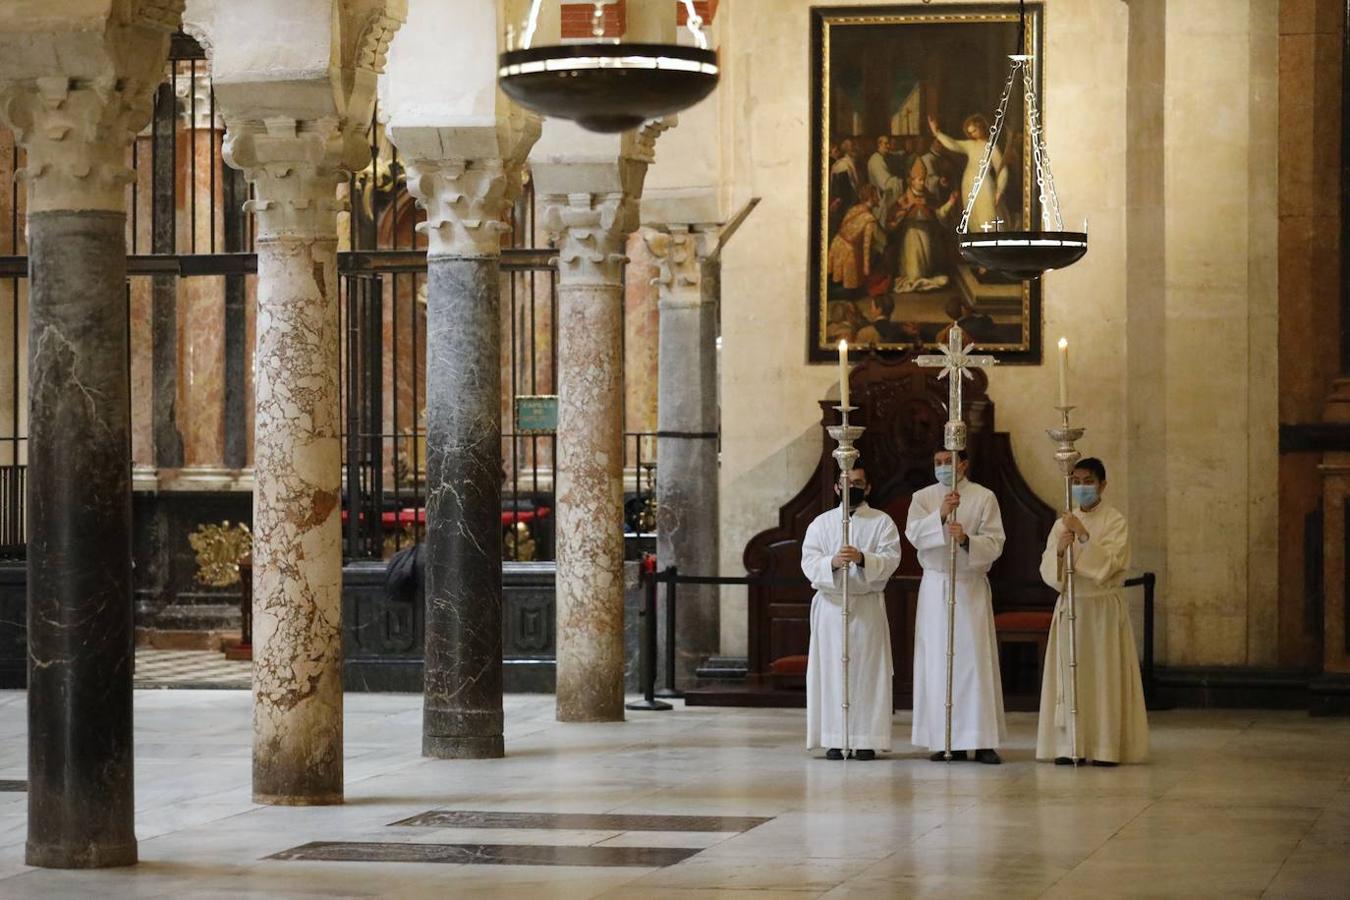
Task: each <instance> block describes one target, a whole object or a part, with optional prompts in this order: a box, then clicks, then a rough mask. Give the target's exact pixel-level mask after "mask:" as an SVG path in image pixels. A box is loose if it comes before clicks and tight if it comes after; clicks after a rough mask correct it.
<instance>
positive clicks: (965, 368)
mask: <svg viewBox="0 0 1350 900" xmlns="http://www.w3.org/2000/svg"><path fill="white" fill-rule="evenodd" d="M965 337H966V335H965V332H963V331H962V330H961V326H960V325H957V324H955V323H953V324H952V327H951V329H950V330H949V331H948V332H947V343H946V345H945V346H943V345H939V346H938V349H939V350H941V351H942V355H941V356H939V355H937V354H926V355H924V356H920V357H918V358H917V359H915V360H914V362H915V363H916V364H917V365H920V366H923V367H924V368H929V369H935V368H941V369H942V371H941V372H939V373H938V378H946V379H948V381H947V385H948V388H947V390H948V395H947V427H946V428H945V429H944V431H943V447H945V448H946V449H948V450H964V449H966V425H965V420H964V419H963V418H962V417H961V387H962V383H963V382H964V381H965V379H967V378H972V379H973V378H974V377H975V376H974V375H972V374H971V372H970V370H971V369H972V368H974V367H977V366H978V367H979V368H982V369H987V368H989V367H990V366H993V365H996V364H997V363H998V360H996V359H994V357H992V356H987V355H984V354H977V353H971V352H970V351H972V350H974V349H975V345H974V344H973V343H971V344H967V343H966V342H965Z"/></svg>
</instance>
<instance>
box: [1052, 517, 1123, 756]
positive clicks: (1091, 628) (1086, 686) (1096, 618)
mask: <svg viewBox="0 0 1350 900" xmlns="http://www.w3.org/2000/svg"><path fill="white" fill-rule="evenodd" d="M1076 514H1077V516H1078V518H1079V520H1080V521H1081V522H1082V523H1083V527H1084V528H1086V529H1087V531H1088V540H1087V541H1086V542H1085V543H1084V542H1078V543H1075V544H1074V571H1075V572H1076V573H1077V574H1076V575H1075V577H1074V599H1075V603H1074V606H1075V617H1076V631H1077V637H1078V640H1077V643H1078V729H1077V730H1078V756H1079V757H1083V758H1086V759H1092V760H1101V761H1103V762H1115V763H1133V762H1143V761H1144V759H1146V758H1147V757H1148V713H1147V712H1146V711H1145V709H1144V685H1143V682H1142V680H1141V679H1140V677H1139V655H1138V652H1137V651H1136V650H1135V646H1134V626H1133V625H1132V624H1131V622H1130V610H1129V606H1127V605H1126V603H1125V598H1124V596H1123V595H1122V591H1123V587H1122V586H1123V584H1124V582H1125V569H1126V567H1127V566H1128V565H1129V562H1130V546H1129V530H1128V526H1127V524H1126V522H1125V517H1124V516H1123V515H1121V514H1120V512H1119V511H1117V510H1115V509H1112V508H1111V507H1109V506H1106V505H1104V504H1102V503H1098V504H1097V505H1096V506H1095V507H1093V508H1092V509H1091V510H1078V511H1077V513H1076ZM1063 533H1064V522H1063V521H1062V520H1061V521H1058V522H1056V523H1055V527H1054V528H1053V529H1051V531H1050V537H1049V539H1048V540H1047V541H1046V543H1045V553H1044V554H1042V556H1041V577H1042V578H1043V579H1045V583H1046V584H1048V585H1050V586H1051V587H1053V588H1054V589H1055V590H1057V591H1060V592H1061V595H1060V598H1059V602H1058V603H1056V604H1055V616H1054V619H1053V621H1052V623H1051V625H1050V641H1049V643H1048V645H1047V646H1046V651H1045V674H1044V676H1043V677H1042V680H1041V718H1040V723H1039V725H1038V727H1037V732H1036V758H1037V759H1041V760H1050V759H1054V758H1055V757H1058V756H1073V755H1074V754H1073V751H1072V749H1071V742H1070V740H1069V718H1070V715H1069V711H1070V705H1069V632H1068V628H1069V617H1068V613H1067V612H1066V611H1065V603H1066V601H1065V599H1064V596H1063V593H1062V592H1063V591H1064V567H1063V561H1062V560H1061V559H1060V558H1059V553H1058V549H1059V536H1060V535H1061V534H1063Z"/></svg>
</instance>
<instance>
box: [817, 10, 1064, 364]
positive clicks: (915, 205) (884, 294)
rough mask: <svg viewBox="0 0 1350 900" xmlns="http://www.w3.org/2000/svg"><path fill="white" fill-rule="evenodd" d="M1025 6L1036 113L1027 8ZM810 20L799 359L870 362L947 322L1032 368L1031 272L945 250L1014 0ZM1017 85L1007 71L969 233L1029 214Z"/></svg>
mask: <svg viewBox="0 0 1350 900" xmlns="http://www.w3.org/2000/svg"><path fill="white" fill-rule="evenodd" d="M1027 13H1028V16H1027V34H1026V47H1027V52H1028V53H1032V54H1037V55H1038V57H1037V65H1036V68H1035V82H1034V84H1035V86H1036V91H1037V101H1038V106H1041V104H1040V99H1041V98H1040V93H1041V90H1042V88H1041V77H1040V65H1039V63H1040V59H1039V50H1040V43H1041V16H1042V7H1041V5H1040V4H1027ZM811 28H812V41H811V54H812V78H813V85H812V92H811V94H812V100H811V106H812V117H811V122H812V140H811V187H812V190H811V201H810V202H811V229H810V242H811V244H810V248H809V259H810V277H809V287H808V302H809V305H810V334H809V339H808V357H809V359H810V360H812V361H826V360H830V359H833V358H835V353H836V346H837V344H838V342H839V341H840V340H841V339H846V340H847V341H848V342H849V344H850V345H851V346H854V347H858V348H860V349H861V348H864V347H866V348H870V349H875V350H876V351H878V352H880V353H882V354H883V355H890V354H898V353H902V352H904V351H907V350H914V349H923V348H934V347H936V346H937V345H938V344H939V343H941V342H943V340H944V339H945V337H946V333H947V330H948V328H949V327H950V326H951V323H952V322H958V323H959V324H960V325H961V327H962V329H964V330H965V332H966V333H967V334H968V335H969V336H970V338H971V339H972V340H973V341H975V342H976V343H977V344H978V346H979V348H980V350H981V351H982V352H988V353H991V354H993V355H994V356H996V357H997V358H998V359H999V360H1000V361H1001V362H1004V363H1032V364H1034V363H1039V362H1040V359H1041V294H1040V289H1041V286H1040V282H1039V280H1031V281H1022V280H1020V279H1017V278H1013V277H1008V276H1004V275H1000V274H999V273H997V272H993V271H990V270H987V269H984V268H982V267H979V266H976V265H972V264H971V263H969V262H967V261H966V260H965V259H963V258H962V256H961V254H960V251H959V250H958V249H957V243H956V242H957V228H958V226H959V224H960V222H961V218H962V214H963V212H964V210H965V208H966V206H967V201H968V198H969V197H970V195H971V189H972V187H974V186H975V181H976V174H977V172H978V171H979V167H980V160H981V158H982V157H983V155H984V149H985V145H986V143H987V142H988V138H989V134H990V130H991V126H992V123H993V122H994V120H995V110H997V109H998V106H999V100H1000V98H1001V97H1002V95H1003V90H1004V85H1005V84H1006V82H1007V77H1008V55H1009V54H1010V53H1016V52H1017V48H1018V32H1019V23H1018V11H1017V7H1016V6H1014V5H1011V4H1006V5H998V6H993V5H978V6H974V5H972V6H965V5H944V6H940V7H935V6H929V5H917V4H914V5H904V6H884V7H882V6H874V7H837V8H829V9H822V8H819V7H817V8H813V9H812V18H811ZM1023 94H1024V88H1023V85H1022V79H1021V76H1020V75H1019V76H1018V79H1017V83H1016V84H1015V85H1014V87H1013V91H1012V95H1011V96H1010V98H1009V102H1008V104H1007V115H1006V117H1005V119H1004V121H1003V125H1002V129H1001V132H1000V134H999V137H998V141H997V144H996V145H995V148H994V150H993V152H992V153H991V156H990V169H989V173H988V175H987V176H986V178H985V179H984V180H983V182H982V183H981V184H980V185H979V190H978V192H977V193H976V195H975V200H974V203H973V204H970V217H969V222H968V225H967V228H968V230H969V231H971V232H979V231H990V230H1015V229H1020V228H1027V227H1035V226H1034V224H1032V223H1034V222H1035V221H1036V220H1037V218H1038V217H1039V215H1040V212H1039V209H1040V207H1039V200H1038V198H1037V196H1036V195H1037V192H1036V190H1035V180H1034V164H1033V165H1028V163H1029V162H1032V161H1033V159H1032V154H1031V142H1030V139H1029V136H1028V134H1027V130H1026V127H1025V118H1026V117H1025V115H1024V109H1023ZM1041 108H1043V106H1041Z"/></svg>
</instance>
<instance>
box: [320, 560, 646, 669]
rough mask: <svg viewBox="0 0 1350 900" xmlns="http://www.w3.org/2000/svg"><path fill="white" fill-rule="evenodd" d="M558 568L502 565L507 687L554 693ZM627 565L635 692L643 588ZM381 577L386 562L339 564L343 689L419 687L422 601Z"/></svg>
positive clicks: (627, 637)
mask: <svg viewBox="0 0 1350 900" xmlns="http://www.w3.org/2000/svg"><path fill="white" fill-rule="evenodd" d="M555 571H556V570H555V568H554V565H553V563H551V562H540V563H510V562H508V563H505V564H504V565H503V567H502V601H503V602H502V607H503V615H502V619H503V621H502V644H503V656H502V689H503V692H504V693H508V694H551V693H553V691H554V689H555V686H556V683H557V681H556V670H555V657H554V646H555V645H554V634H555V628H556V624H557V623H556V617H557V614H556V612H555V610H554V599H553V598H554V594H553V591H554V587H553V586H554V575H555ZM624 572H625V575H624V582H625V591H624V617H625V620H624V647H625V653H626V654H627V660H626V667H625V678H624V686H625V689H626V690H628V691H630V692H632V691H636V690H637V689H638V633H639V620H638V613H639V611H640V610H641V608H642V590H641V587H640V585H639V582H638V577H637V564H636V563H627V564H625V568H624ZM384 577H385V563H383V562H349V563H347V564H346V565H345V566H343V568H342V628H343V660H344V662H343V671H342V684H343V688H344V689H345V690H348V691H404V692H409V693H421V692H422V628H423V616H422V607H421V605H420V604H415V603H408V602H405V601H401V600H397V599H392V598H390V597H388V596H386V594H385V590H384Z"/></svg>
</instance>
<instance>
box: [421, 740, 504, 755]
mask: <svg viewBox="0 0 1350 900" xmlns="http://www.w3.org/2000/svg"><path fill="white" fill-rule="evenodd" d="M422 755H423V756H430V757H431V758H432V759H501V758H502V757H503V756H505V755H506V744H505V742H504V741H503V740H502V736H501V735H500V734H491V735H483V736H481V737H453V736H448V735H423V737H422Z"/></svg>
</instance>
